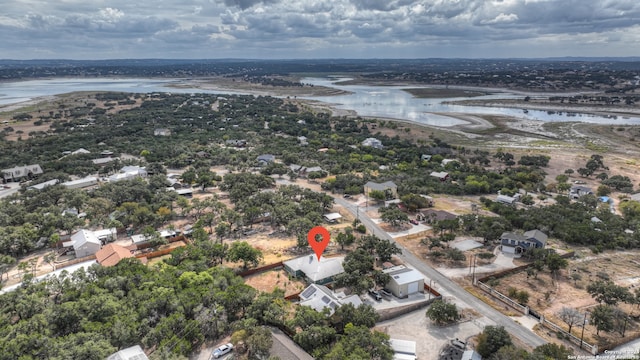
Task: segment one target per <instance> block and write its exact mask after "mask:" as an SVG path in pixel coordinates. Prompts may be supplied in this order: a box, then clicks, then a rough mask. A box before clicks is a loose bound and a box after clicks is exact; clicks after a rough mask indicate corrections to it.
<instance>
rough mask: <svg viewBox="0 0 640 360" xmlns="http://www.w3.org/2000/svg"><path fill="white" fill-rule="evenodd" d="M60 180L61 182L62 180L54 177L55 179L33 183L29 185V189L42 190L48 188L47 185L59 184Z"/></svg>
mask: <svg viewBox="0 0 640 360" xmlns="http://www.w3.org/2000/svg"><path fill="white" fill-rule="evenodd" d="M59 182H60V180H58V179H53V180H49V181H45V182H42V183H40V184H36V185H31V186H29V189H34V190H42V189H44V188H46V187H47V186H52V185H55V184H57V183H59Z"/></svg>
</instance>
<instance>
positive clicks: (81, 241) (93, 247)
mask: <svg viewBox="0 0 640 360" xmlns="http://www.w3.org/2000/svg"><path fill="white" fill-rule="evenodd" d="M62 246H64V247H71V246H73V250H74V251H75V253H76V257H78V258H80V257H85V256H89V255H93V254H95V253H97V252H98V250H100V247H101V246H102V242H101V241H100V239H98V237H97V236H96V234H95V233H94V232H93V231H91V230H85V229H82V230H80V231H78V232H77V233H75V234H73V235H71V240H70V241H68V242H65V243H63V244H62Z"/></svg>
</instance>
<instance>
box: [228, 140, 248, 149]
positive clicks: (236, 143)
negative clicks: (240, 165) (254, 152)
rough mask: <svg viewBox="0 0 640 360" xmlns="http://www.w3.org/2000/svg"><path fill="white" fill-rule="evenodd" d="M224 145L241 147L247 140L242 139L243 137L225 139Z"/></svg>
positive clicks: (245, 144)
mask: <svg viewBox="0 0 640 360" xmlns="http://www.w3.org/2000/svg"><path fill="white" fill-rule="evenodd" d="M225 145H227V146H231V147H235V148H243V147H245V146H247V140H244V139H240V140H227V141H225Z"/></svg>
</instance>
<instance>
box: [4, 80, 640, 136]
mask: <svg viewBox="0 0 640 360" xmlns="http://www.w3.org/2000/svg"><path fill="white" fill-rule="evenodd" d="M339 80H341V79H336V78H305V79H303V80H302V82H304V83H308V84H313V85H317V86H328V87H333V88H337V89H341V90H345V91H348V92H350V93H349V94H345V95H337V96H323V97H319V96H318V97H300V98H301V99H310V100H318V101H322V102H326V103H330V104H334V106H335V107H336V108H340V109H347V110H353V111H355V112H356V113H357V114H358V115H360V116H371V117H384V118H394V119H401V120H409V121H413V122H416V123H421V124H426V125H437V126H452V125H457V124H464V123H466V122H465V121H463V120H460V119H456V118H455V117H451V116H445V115H441V114H435V113H462V114H481V115H503V116H511V117H515V118H520V119H526V120H541V121H578V122H589V123H600V124H640V117H621V116H618V118H617V119H614V118H610V117H606V116H598V115H590V114H580V113H570V112H562V113H558V112H555V113H548V112H547V111H541V110H527V113H525V112H524V111H523V110H522V109H513V108H505V107H482V106H463V105H452V104H445V103H444V102H447V101H455V100H465V99H467V98H448V99H441V98H438V99H421V98H415V97H413V96H412V95H411V94H409V93H407V92H406V91H403V90H402V89H406V88H409V87H408V86H372V85H340V84H336V82H337V81H339ZM184 84H185V82H184V80H181V79H146V78H123V79H118V78H95V79H94V78H83V79H75V78H55V79H38V80H27V81H18V82H0V105H6V104H14V103H19V102H23V101H28V100H31V99H33V98H36V97H42V96H49V95H59V94H66V93H70V92H75V91H120V92H132V93H154V92H172V93H208V94H247V93H243V92H238V91H225V90H203V89H198V88H195V87H194V88H190V87H182V88H174V87H170V86H171V85H184ZM411 87H412V88H415V87H417V86H411ZM425 87H426V86H425ZM522 96H523V95H515V94H512V93H508V92H503V93H499V94H491V95H485V96H479V97H474V98H473V99H508V98H521V97H522Z"/></svg>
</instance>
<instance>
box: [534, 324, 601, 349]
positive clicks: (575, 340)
mask: <svg viewBox="0 0 640 360" xmlns="http://www.w3.org/2000/svg"><path fill="white" fill-rule="evenodd" d="M540 323H541V324H542V326H544V327H546V328H548V329H550V330H553V331H555V332H559V333H561V334H562V335H564V338H565V339H568V340H569V341H570V342H572V343H574V344H575V345H578V346H581V345H582V348H583V349H586V350H587V351H589V352H590V353H591V354H593V355H596V354H598V346H597V345H591V344H589V343H587V342H585V341H582V340H580V338H579V337H577V336H575V335H573V334H570V333H568V332H567V331H565V330H564V329H563V328H562V327H560V326H559V325H557V324H554V323H552V322H551V321H549V320H547V319H545V318H544V316H543V317H542V319H541V320H540Z"/></svg>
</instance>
